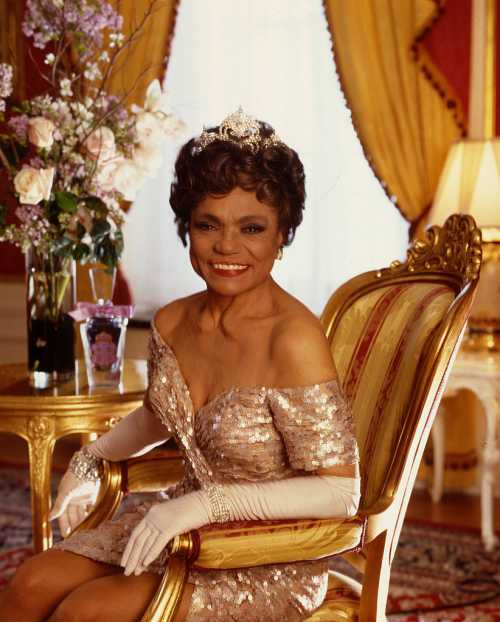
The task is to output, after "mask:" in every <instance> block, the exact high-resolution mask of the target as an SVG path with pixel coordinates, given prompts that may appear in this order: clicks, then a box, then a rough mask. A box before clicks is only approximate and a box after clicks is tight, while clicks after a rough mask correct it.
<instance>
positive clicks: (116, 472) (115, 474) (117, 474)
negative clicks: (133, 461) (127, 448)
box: [74, 461, 126, 532]
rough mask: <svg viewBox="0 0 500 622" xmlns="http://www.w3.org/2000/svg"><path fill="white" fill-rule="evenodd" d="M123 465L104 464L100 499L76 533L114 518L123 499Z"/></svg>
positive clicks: (119, 463)
mask: <svg viewBox="0 0 500 622" xmlns="http://www.w3.org/2000/svg"><path fill="white" fill-rule="evenodd" d="M123 464H124V463H121V462H107V461H104V462H103V467H104V474H103V479H102V482H101V492H100V495H99V499H98V501H97V504H96V506H95V508H94V510H93V511H92V512H91V513H90V514H89V515H88V516H87V518H86V519H85V520H84V521H83V522H82V523H80V525H78V527H76V529H75V530H74V531H75V532H76V531H83V530H84V529H94V528H95V527H97V526H98V525H100V524H101V523H102V522H103V521H105V520H108V519H110V518H113V516H114V515H115V513H116V511H117V510H118V507H119V506H120V503H121V501H122V499H123V481H124V473H123ZM125 464H126V463H125Z"/></svg>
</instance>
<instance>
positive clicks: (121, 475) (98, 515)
mask: <svg viewBox="0 0 500 622" xmlns="http://www.w3.org/2000/svg"><path fill="white" fill-rule="evenodd" d="M103 466H104V476H103V480H102V482H101V493H100V495H99V499H98V501H97V504H96V506H95V508H94V510H93V511H92V512H91V513H90V514H89V516H87V518H86V519H85V520H84V521H83V522H82V523H81V524H80V525H79V526H78V527H77V528H76V529H75V531H80V530H83V529H94V528H95V527H97V526H98V525H100V523H102V522H103V521H105V520H108V519H110V518H113V516H114V515H115V513H116V511H117V510H118V507H119V506H120V503H121V501H122V499H123V495H124V494H125V493H127V492H155V491H160V490H165V488H168V486H171V485H172V484H175V483H176V482H178V481H179V480H181V479H182V476H183V473H184V464H183V462H182V460H181V458H180V454H179V452H178V451H166V452H158V454H156V455H148V456H144V457H140V458H132V459H130V460H128V461H124V462H108V461H106V460H104V461H103Z"/></svg>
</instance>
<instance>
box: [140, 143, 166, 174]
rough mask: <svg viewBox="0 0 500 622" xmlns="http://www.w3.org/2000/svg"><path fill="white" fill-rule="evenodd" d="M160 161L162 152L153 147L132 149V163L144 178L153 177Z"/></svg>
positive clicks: (144, 146) (141, 146)
mask: <svg viewBox="0 0 500 622" xmlns="http://www.w3.org/2000/svg"><path fill="white" fill-rule="evenodd" d="M162 161H163V154H162V152H161V151H160V149H157V148H156V147H154V146H151V147H150V146H148V145H139V146H138V147H136V148H135V149H134V157H133V162H134V164H135V165H136V166H137V167H138V168H139V169H141V171H142V173H143V174H144V175H145V176H146V177H154V175H155V174H156V173H157V172H158V169H159V168H160V166H161V163H162Z"/></svg>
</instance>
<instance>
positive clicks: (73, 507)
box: [49, 446, 101, 537]
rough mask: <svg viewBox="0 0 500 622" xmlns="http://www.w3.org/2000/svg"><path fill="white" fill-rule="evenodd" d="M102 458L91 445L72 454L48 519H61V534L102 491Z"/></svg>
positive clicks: (67, 529) (89, 509)
mask: <svg viewBox="0 0 500 622" xmlns="http://www.w3.org/2000/svg"><path fill="white" fill-rule="evenodd" d="M100 475H101V459H100V458H97V457H96V456H94V455H93V454H92V453H91V452H90V450H89V447H88V446H85V447H82V449H80V450H79V451H77V452H76V453H75V454H74V455H73V457H72V458H71V462H70V465H69V468H68V470H67V471H66V473H65V474H64V475H63V477H62V479H61V481H60V482H59V487H58V490H57V498H56V500H55V502H54V507H53V508H52V510H51V512H50V514H49V520H54V519H56V518H58V519H59V528H60V530H61V534H62V535H63V536H64V537H65V536H67V535H68V534H69V533H70V532H71V531H73V529H75V527H76V526H77V525H79V524H80V523H81V522H82V521H83V520H84V518H85V517H86V516H87V515H88V514H89V512H90V511H91V510H92V508H93V507H94V505H95V503H96V501H97V497H98V495H99V488H100V485H101V482H100Z"/></svg>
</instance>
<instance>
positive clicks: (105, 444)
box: [86, 406, 171, 462]
mask: <svg viewBox="0 0 500 622" xmlns="http://www.w3.org/2000/svg"><path fill="white" fill-rule="evenodd" d="M170 436H171V434H170V432H169V431H168V430H167V428H166V427H165V426H164V425H163V423H162V422H161V421H160V420H159V419H158V417H156V416H155V415H154V414H153V413H152V412H151V411H150V410H148V409H147V408H146V407H145V406H140V407H139V408H137V409H136V410H134V411H132V412H131V413H130V414H129V415H127V416H126V417H124V418H123V419H121V420H120V421H119V422H118V423H117V425H116V426H115V427H114V428H112V429H111V430H109V432H106V433H105V434H103V435H102V436H100V437H99V438H98V439H97V440H96V441H94V442H93V443H90V444H89V445H87V446H86V447H87V449H88V451H89V452H90V453H91V454H92V455H93V456H95V457H96V458H101V459H105V460H110V461H111V462H117V461H119V460H126V459H127V458H132V457H134V456H142V455H143V454H145V453H147V452H148V451H150V450H151V449H153V448H154V447H156V446H157V445H160V444H161V443H163V442H165V441H166V440H167V439H168V438H170Z"/></svg>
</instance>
